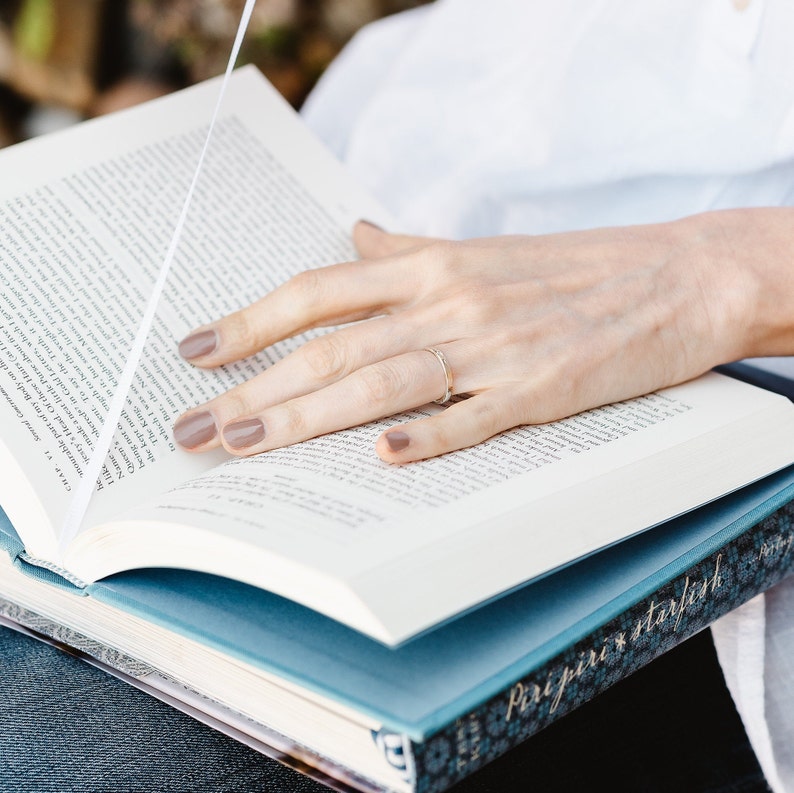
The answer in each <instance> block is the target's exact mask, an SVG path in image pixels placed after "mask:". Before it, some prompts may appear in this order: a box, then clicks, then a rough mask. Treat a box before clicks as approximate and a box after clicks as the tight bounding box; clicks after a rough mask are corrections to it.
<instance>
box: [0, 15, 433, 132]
mask: <svg viewBox="0 0 794 793" xmlns="http://www.w3.org/2000/svg"><path fill="white" fill-rule="evenodd" d="M423 2H427V0H257V5H256V10H255V12H254V16H253V18H252V21H251V26H250V28H249V31H248V35H247V40H246V44H245V46H244V48H243V52H242V55H241V58H240V63H255V64H256V65H257V66H259V68H260V69H261V70H262V71H263V72H264V73H265V74H266V75H267V77H268V78H269V79H270V81H271V82H272V83H273V84H274V85H275V86H276V88H278V90H279V91H280V92H281V93H282V94H283V95H284V96H285V97H286V98H287V100H288V101H289V102H290V103H292V104H293V105H294V106H295V107H298V106H300V104H301V102H302V101H303V99H304V98H305V96H306V95H307V93H308V92H309V90H310V89H311V87H312V86H313V85H314V83H315V82H316V81H317V79H318V77H319V76H320V75H321V74H322V72H323V70H324V69H325V67H326V66H327V65H328V64H329V63H330V62H331V60H332V59H333V58H334V56H335V55H336V54H337V52H339V50H340V49H341V48H342V47H343V46H344V44H345V43H346V42H347V41H348V40H349V39H350V37H351V36H352V35H353V34H354V33H355V32H356V30H358V29H359V28H360V27H361V26H362V25H364V24H366V23H367V22H371V21H373V20H374V19H377V18H379V17H382V16H385V15H387V14H392V13H396V12H398V11H402V10H405V9H408V8H412V7H415V6H417V5H421V4H422V3H423ZM243 5H244V0H0V146H7V145H9V144H11V143H14V142H16V141H19V140H23V139H25V138H27V137H31V136H33V135H36V134H40V133H41V132H46V131H50V130H52V129H56V128H58V127H61V126H65V125H67V124H70V123H74V122H75V121H78V120H80V119H82V118H87V117H91V116H94V115H101V114H102V113H105V112H108V111H111V110H116V109H119V108H122V107H127V106H129V105H132V104H137V103H138V102H140V101H143V100H145V99H149V98H152V97H155V96H158V95H161V94H164V93H168V92H170V91H173V90H175V89H177V88H180V87H183V86H186V85H189V84H191V83H194V82H197V81H200V80H204V79H206V78H208V77H212V76H214V75H216V74H220V73H221V72H222V71H223V70H224V68H225V66H226V61H227V59H228V57H229V52H230V49H231V44H232V41H233V39H234V34H235V32H236V29H237V24H238V22H239V19H240V14H241V11H242V7H243Z"/></svg>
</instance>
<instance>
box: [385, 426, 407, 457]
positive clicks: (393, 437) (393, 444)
mask: <svg viewBox="0 0 794 793" xmlns="http://www.w3.org/2000/svg"><path fill="white" fill-rule="evenodd" d="M410 442H411V439H410V438H409V437H408V435H407V434H406V433H404V432H400V431H399V430H395V431H394V432H387V433H386V443H388V444H389V448H390V449H391V450H392V451H393V452H401V451H402V450H403V449H407V448H408V444H409V443H410Z"/></svg>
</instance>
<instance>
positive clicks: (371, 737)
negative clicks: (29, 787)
mask: <svg viewBox="0 0 794 793" xmlns="http://www.w3.org/2000/svg"><path fill="white" fill-rule="evenodd" d="M216 90H217V85H216V84H213V83H209V84H206V85H203V86H199V87H196V88H193V89H189V90H187V91H185V92H182V93H180V94H178V95H174V96H171V97H168V98H165V99H161V100H156V101H155V102H153V103H150V104H149V105H147V106H144V107H141V108H137V109H135V110H131V111H126V112H124V113H120V114H117V115H116V116H113V117H109V118H105V119H100V120H96V121H92V122H88V123H86V124H83V125H80V126H79V127H77V128H75V129H72V130H68V131H66V132H63V133H59V134H57V135H54V136H51V137H49V138H44V139H40V140H36V141H32V142H29V143H26V144H22V145H20V146H17V147H14V148H12V149H9V150H5V151H3V152H0V169H2V172H3V182H2V185H0V279H1V280H2V285H3V288H2V291H0V464H2V470H3V472H4V476H3V480H2V482H0V506H2V508H3V510H4V511H5V515H6V516H7V519H5V518H4V519H3V523H2V525H1V526H0V540H2V546H3V548H4V549H5V551H6V553H2V554H0V597H2V598H3V599H4V606H3V613H4V615H5V617H4V618H5V620H6V621H7V622H9V623H14V624H17V625H20V626H26V627H27V628H28V629H29V630H33V631H35V632H38V633H40V634H42V635H44V636H50V637H51V638H53V639H56V640H58V641H61V642H62V643H64V644H66V645H70V646H72V647H76V648H77V649H78V650H80V651H81V652H83V653H85V654H86V655H87V656H89V657H92V658H93V659H94V660H95V661H96V662H98V663H102V664H105V665H107V666H108V667H112V668H114V669H116V670H117V673H119V674H124V675H127V677H128V678H129V679H130V681H131V682H133V683H135V684H136V685H140V686H142V687H145V688H147V690H150V691H152V692H153V693H155V694H156V695H157V696H160V697H162V698H165V699H167V700H169V701H173V702H174V703H175V704H178V705H180V706H181V707H184V708H186V709H188V710H190V711H191V712H195V713H196V714H200V715H202V717H203V718H206V719H207V720H208V721H210V722H211V723H213V724H216V725H217V726H219V727H223V728H224V729H227V730H228V731H230V732H231V733H233V734H235V735H237V736H238V737H239V736H244V737H245V738H246V740H249V741H250V742H253V743H255V744H256V745H258V746H260V747H261V748H262V749H263V750H265V751H266V750H268V747H269V748H270V749H271V750H273V751H279V752H287V753H289V754H290V755H292V756H294V757H297V758H298V759H300V760H301V761H305V762H308V763H309V764H310V765H312V766H314V767H317V768H319V769H321V770H322V771H323V772H328V773H332V774H334V775H335V776H336V777H337V778H339V779H342V780H345V781H346V784H350V785H353V786H354V787H357V788H359V789H362V790H384V791H385V790H390V791H431V790H433V791H435V790H443V789H445V787H446V786H448V785H449V784H452V783H453V782H454V781H455V780H456V779H458V778H461V777H462V776H463V775H465V774H466V773H468V772H469V771H471V770H473V769H475V768H476V767H478V766H479V765H480V764H481V763H482V762H483V761H484V760H485V759H487V758H489V757H493V756H495V755H496V754H498V753H500V752H502V751H504V750H505V749H506V748H508V747H509V746H510V745H511V744H512V743H515V742H516V741H518V740H521V739H522V738H523V737H526V736H527V735H529V734H531V733H532V732H533V731H535V730H536V729H538V728H539V727H540V726H542V725H543V724H544V723H546V722H547V721H548V720H550V719H552V718H556V716H557V715H559V714H560V713H562V712H564V711H565V710H566V709H567V708H569V707H571V706H572V705H573V704H574V703H575V702H578V701H580V700H581V699H582V698H587V697H588V696H590V695H591V694H592V693H594V692H595V691H597V690H598V689H599V688H600V687H603V686H604V685H606V684H608V683H609V682H610V681H612V680H614V679H618V678H619V677H620V676H622V675H623V674H625V673H626V671H627V670H628V669H630V668H634V667H636V666H638V665H639V664H640V663H641V662H642V661H644V660H645V659H646V658H648V657H649V656H650V655H653V654H654V653H656V652H660V651H661V649H663V648H664V647H665V646H666V645H667V644H671V643H673V642H674V640H677V639H678V638H679V637H683V636H684V635H687V634H688V633H691V632H692V631H693V630H696V629H697V628H699V627H702V626H703V625H705V624H707V623H708V621H710V620H711V619H713V618H714V617H716V616H717V615H718V614H719V613H721V611H724V610H725V609H726V608H728V607H730V606H732V605H737V604H738V603H739V602H740V601H741V600H742V599H746V598H747V597H749V596H750V595H752V594H754V593H755V592H756V591H760V589H762V588H764V587H765V586H768V585H769V584H770V583H771V582H772V581H773V580H775V579H776V578H777V577H780V576H781V575H783V574H784V572H785V571H786V570H787V569H788V568H787V565H788V559H789V556H790V554H789V549H788V544H790V539H787V538H790V535H789V534H788V533H787V532H788V528H787V526H788V524H787V523H786V520H787V515H788V512H787V511H786V510H787V508H786V507H785V506H784V505H785V503H786V501H787V500H788V499H789V498H790V497H791V493H790V488H791V486H792V484H791V481H790V477H791V476H792V473H791V471H790V469H787V468H786V466H789V465H790V464H791V463H792V462H794V454H793V453H792V451H791V449H790V443H789V442H788V438H790V437H791V433H792V430H794V407H792V405H791V403H790V402H789V401H788V400H787V399H786V398H785V397H782V396H779V395H776V394H773V393H770V392H769V391H767V390H764V389H761V388H757V387H755V386H752V385H749V384H746V383H743V382H740V381H738V380H736V379H733V378H731V377H727V376H724V375H722V374H717V373H709V374H707V375H705V376H703V377H702V378H699V379H698V380H695V381H692V382H690V383H686V384H683V385H681V386H677V387H675V388H671V389H666V390H664V391H661V392H658V393H655V394H649V395H647V396H644V397H642V398H638V399H634V400H630V401H627V402H624V403H621V404H617V405H610V406H606V407H602V408H599V409H596V410H593V411H589V412H587V413H583V414H580V415H578V416H574V417H571V418H569V419H566V420H564V421H560V422H556V423H554V424H549V425H543V426H534V427H521V428H517V429H515V430H513V431H511V432H508V433H504V434H502V435H500V436H498V437H496V438H494V439H492V440H491V441H489V442H487V443H486V444H483V445H481V446H478V447H474V448H471V449H467V450H463V451H461V452H457V453H455V454H451V455H446V456H444V457H442V458H438V459H434V460H428V461H424V462H422V463H417V464H413V465H408V466H403V467H397V466H391V467H390V466H387V465H386V464H384V463H382V462H380V461H379V460H377V459H376V458H375V456H374V453H373V452H372V444H373V441H374V438H375V437H377V435H378V434H379V433H380V432H382V430H383V428H384V427H385V426H389V425H390V424H391V423H394V422H396V421H399V420H401V417H397V418H385V419H383V420H382V421H380V422H375V423H374V424H372V425H367V426H363V427H355V428H352V429H350V430H347V431H345V432H341V433H337V434H334V435H329V436H325V437H322V438H318V439H315V440H312V441H309V442H306V443H303V444H300V445H298V446H294V447H289V448H285V449H281V450H276V451H273V452H268V453H267V454H265V455H262V456H259V457H255V458H246V459H234V460H228V459H225V458H224V456H223V455H222V454H221V453H214V454H210V455H204V456H198V457H197V456H192V455H188V454H187V453H184V452H182V451H180V450H178V449H177V448H175V445H174V443H173V441H172V438H171V433H170V427H171V425H172V423H173V421H174V419H175V418H176V417H177V416H178V415H179V414H180V413H181V412H182V411H183V410H185V409H186V408H188V407H190V406H192V405H193V404H196V403H198V402H201V401H204V400H206V399H208V398H210V397H211V396H214V395H216V394H218V393H220V392H222V391H223V390H225V389H226V388H228V387H229V386H231V385H234V384H236V383H239V382H242V381H243V380H245V379H246V378H248V377H250V376H251V375H252V374H254V373H255V372H257V371H259V370H260V369H261V368H262V367H265V366H267V365H269V364H271V363H272V362H273V361H275V360H278V359H279V358H280V357H283V356H284V355H286V354H288V353H289V352H290V350H292V349H295V347H296V346H297V345H299V344H300V343H302V342H303V341H305V340H306V339H307V338H309V337H311V335H312V334H313V333H314V332H311V333H308V334H304V335H303V336H301V337H299V338H297V339H292V340H288V341H285V342H282V343H280V344H278V345H275V346H274V347H273V348H269V349H267V350H264V351H262V353H260V354H259V355H257V356H255V357H254V358H251V359H248V360H246V361H243V362H241V363H238V364H232V365H229V366H226V367H223V368H222V369H220V370H218V371H215V372H207V371H202V370H197V369H194V368H193V367H190V366H189V365H188V364H186V363H185V362H184V361H182V360H181V359H180V358H179V356H178V355H177V352H176V346H177V341H178V339H180V338H182V337H183V336H184V335H186V334H187V332H188V331H189V330H190V329H191V328H193V327H195V326H197V325H199V324H201V323H202V322H205V321H209V320H211V319H213V318H216V317H218V316H220V315H222V314H225V313H228V312H229V311H232V310H234V309H236V308H238V307H240V306H242V305H245V304H247V303H250V302H252V301H253V300H255V299H256V298H258V297H260V296H261V295H262V294H263V293H265V292H266V291H268V290H269V289H272V288H273V287H274V286H275V285H276V284H278V283H280V282H282V281H283V280H285V279H286V278H289V277H290V276H292V275H294V274H296V273H297V272H299V271H300V270H301V269H303V268H305V267H307V266H318V265H321V264H325V263H333V262H336V261H342V260H346V259H350V258H352V257H353V256H354V255H355V254H354V251H353V249H352V245H351V241H350V236H349V232H350V229H351V227H352V225H353V223H354V221H355V220H356V219H358V218H361V217H366V218H369V219H372V220H375V221H379V222H383V223H388V222H389V219H388V217H387V214H386V213H385V212H384V211H383V210H382V209H381V208H380V207H379V206H378V205H377V203H376V202H375V201H374V200H372V199H371V198H370V197H368V196H367V195H366V194H365V192H364V191H363V190H362V189H361V188H359V187H358V186H357V185H356V184H354V183H353V181H352V180H351V179H350V177H349V176H348V175H347V174H346V173H345V172H344V170H343V169H342V167H341V166H340V165H339V164H338V163H337V162H335V161H334V160H333V159H332V158H331V157H330V156H329V155H328V154H327V153H326V152H325V151H324V150H323V148H322V147H321V146H320V145H319V144H318V143H317V142H316V141H315V140H313V139H312V137H311V136H310V134H309V133H308V131H307V130H305V129H304V128H303V126H302V125H301V123H300V122H299V120H298V119H297V118H296V117H295V116H294V114H293V113H292V111H291V110H290V109H289V108H288V106H287V105H286V104H285V103H284V102H283V101H282V100H281V99H280V98H279V97H278V96H277V95H276V93H275V92H274V91H273V90H272V88H270V87H269V86H268V85H267V83H266V82H265V81H264V80H263V78H262V77H261V76H260V75H259V74H258V73H256V72H255V71H254V70H251V69H244V70H241V71H239V72H237V73H236V75H235V77H234V79H233V81H232V83H231V86H230V90H229V93H228V95H227V97H226V101H225V105H224V109H223V112H222V114H221V118H220V121H219V124H218V126H217V128H216V131H215V135H214V138H213V141H212V145H211V146H210V149H209V153H208V157H207V159H206V162H205V164H204V167H203V169H202V171H201V174H200V177H199V181H198V183H197V189H196V193H195V196H194V200H193V203H192V205H191V211H190V213H189V215H188V217H187V221H186V224H185V231H184V234H183V236H182V240H181V243H180V245H179V247H178V249H177V251H176V256H175V258H174V263H173V268H172V271H171V275H170V278H169V281H168V282H167V284H166V288H165V292H164V295H163V299H162V301H161V304H160V307H159V309H158V312H157V316H156V318H155V321H154V324H153V327H152V330H151V332H150V334H149V337H148V339H147V343H146V347H145V349H144V352H143V355H142V357H141V359H140V361H139V364H138V370H137V373H136V376H135V378H134V380H133V383H132V386H131V387H130V390H129V393H128V394H127V395H126V409H125V410H124V412H123V413H122V415H121V418H120V420H119V422H118V426H117V432H116V436H115V438H114V441H113V444H112V447H111V449H110V452H109V454H108V456H107V458H106V460H105V464H104V467H103V468H102V471H101V474H100V476H99V479H98V481H97V482H96V487H95V490H94V493H93V497H92V499H91V502H90V505H89V508H88V511H87V514H86V515H85V518H84V519H83V520H82V522H81V524H80V525H79V526H78V527H77V528H78V531H77V533H76V536H75V537H74V538H72V537H70V536H67V534H68V533H65V532H64V530H63V527H64V525H65V521H66V519H67V515H68V513H69V509H70V506H71V504H72V499H73V497H74V492H75V490H76V489H77V487H78V486H79V483H80V480H81V478H82V477H83V476H84V472H85V467H86V464H87V463H88V461H89V458H90V454H91V450H92V448H93V446H94V444H95V443H96V439H97V438H98V436H99V434H100V431H101V428H102V426H103V424H104V423H105V419H106V416H107V413H108V405H109V403H110V402H111V400H112V398H113V395H114V393H115V391H116V387H117V384H118V382H119V379H120V378H119V375H120V372H121V371H122V368H123V366H124V362H125V358H126V356H127V355H128V353H129V350H130V348H131V347H132V340H133V337H134V336H135V332H136V328H137V326H138V324H139V322H140V317H141V314H142V313H143V307H144V305H145V303H146V298H147V295H148V293H149V291H150V290H151V288H152V287H151V285H152V284H153V283H154V281H155V280H156V278H157V275H158V271H159V267H160V264H161V262H162V261H163V259H164V257H165V254H166V250H167V249H168V246H169V243H170V241H171V232H172V230H173V228H174V226H175V225H176V220H177V215H178V214H179V210H180V208H181V205H182V201H181V197H182V196H184V194H185V193H186V192H187V188H188V185H189V184H190V182H191V179H192V177H193V171H194V170H195V163H196V160H197V158H198V152H199V151H200V149H201V147H202V145H203V139H204V126H205V124H206V121H207V108H208V106H210V105H211V102H212V96H213V93H214V92H215V91H216ZM441 409H443V408H440V407H437V406H426V407H422V408H420V409H418V410H417V414H419V415H422V414H425V415H426V414H428V412H429V411H432V410H441ZM402 418H404V417H402ZM717 499H719V500H718V501H717ZM773 513H774V515H775V517H774V518H773V519H772V520H771V522H770V521H767V522H766V523H760V524H759V521H761V520H762V519H763V518H766V517H768V516H769V515H772V514H773ZM677 516H683V517H677ZM671 520H672V522H670V521H671ZM756 525H758V528H751V527H753V526H756ZM652 527H657V528H654V529H652ZM649 529H652V530H651V531H648V530H649ZM770 549H772V550H770ZM593 554H595V555H593ZM752 559H756V563H755V564H754V565H753V564H751V560H752ZM751 568H752V569H753V570H754V571H755V573H753V574H752V575H750V574H749V573H748V572H747V571H748V570H750V569H751ZM748 576H749V577H748ZM530 582H532V583H530ZM682 588H683V589H682ZM679 590H681V591H679ZM649 597H650V598H651V599H652V600H651V601H650V602H649V601H648V600H647V599H648V598H649ZM615 620H619V621H620V620H622V621H623V622H625V623H626V624H625V625H623V622H619V623H616V622H615ZM621 626H623V627H621ZM538 631H540V632H539V633H538ZM663 637H667V638H663ZM582 642H584V644H582ZM472 647H476V648H478V651H477V652H472ZM627 648H628V650H627ZM618 650H619V651H620V652H618ZM623 650H627V652H626V653H624V652H623ZM538 675H540V677H538ZM273 747H275V749H274V748H273Z"/></svg>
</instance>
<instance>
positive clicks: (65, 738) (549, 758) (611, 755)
mask: <svg viewBox="0 0 794 793" xmlns="http://www.w3.org/2000/svg"><path fill="white" fill-rule="evenodd" d="M0 686H2V696H0V791H2V793H23V792H24V793H56V792H57V793H71V792H72V791H74V792H75V793H76V792H77V791H80V793H94V792H96V793H100V792H102V791H108V793H110V791H119V792H120V793H127V792H129V793H133V792H134V793H139V792H140V793H143V792H144V791H146V792H147V793H148V792H149V791H151V792H152V793H159V792H160V791H162V792H163V793H165V792H166V791H180V792H181V791H206V792H207V793H226V792H227V791H228V792H229V793H231V792H232V791H234V792H237V791H239V792H240V793H242V792H243V791H245V793H253V792H254V791H257V792H259V793H323V792H324V791H326V790H327V788H325V787H323V786H322V785H320V784H319V783H317V782H314V781H312V780H310V779H308V778H306V777H303V776H301V775H300V774H298V773H297V772H295V771H293V770H291V769H288V768H286V767H284V766H281V765H279V764H278V763H277V762H275V761H274V760H270V759H268V758H266V757H263V756H261V755H259V754H257V753H256V752H254V751H253V750H251V749H248V748H247V747H245V746H242V745H241V744H238V743H236V742H235V741H233V740H231V739H229V738H226V737H225V736H223V735H221V734H219V733H217V732H215V731H214V730H211V729H210V728H208V727H205V726H204V725H202V724H199V723H198V722H196V721H194V720H193V719H191V718H190V717H188V716H185V715H183V714H181V713H179V712H177V711H175V710H173V709H172V708H170V707H168V706H167V705H164V704H162V703H160V702H158V701H157V700H154V699H152V698H151V697H149V696H148V695H147V694H144V693H142V692H140V691H138V690H136V689H133V688H131V687H129V686H128V685H127V684H125V683H123V682H121V681H119V680H116V679H115V678H112V677H109V676H107V675H106V674H105V673H103V672H101V671H99V670H98V669H95V668H94V667H91V666H89V665H87V664H85V663H84V662H83V661H80V660H78V659H77V658H73V657H71V656H69V655H66V654H64V653H62V652H60V651H59V650H55V649H53V648H52V647H49V646H47V645H45V644H42V643H40V642H37V641H36V640H34V639H31V638H29V637H27V636H22V635H19V634H16V633H15V632H13V631H10V630H8V629H5V628H0ZM454 790H455V793H526V792H527V791H530V790H531V791H542V793H555V792H556V793H562V792H563V791H565V793H574V791H575V792H576V793H579V791H584V790H610V791H613V793H620V792H621V791H625V793H637V791H643V793H670V792H671V791H675V793H679V792H683V793H768V791H769V788H768V787H767V785H766V782H765V781H764V778H763V775H762V774H761V771H760V768H759V766H758V763H757V761H756V759H755V756H754V755H753V753H752V750H751V749H750V747H749V744H748V742H747V738H746V735H745V733H744V730H743V728H742V726H741V722H740V721H739V718H738V716H737V714H736V711H735V708H734V707H733V703H732V701H731V700H730V696H729V695H728V693H727V690H726V689H725V685H724V682H723V680H722V677H721V673H720V670H719V666H718V664H717V662H716V658H715V655H714V648H713V646H712V645H711V641H710V636H709V633H708V632H704V633H702V634H700V635H698V636H696V637H695V638H694V639H691V640H689V641H688V642H686V643H685V644H684V645H682V646H681V647H679V648H677V649H676V650H673V651H672V652H670V653H668V654H667V655H666V656H664V657H663V658H661V659H659V660H658V661H656V662H654V663H653V664H651V665H650V666H648V667H646V668H645V669H643V670H641V671H640V672H638V673H636V674H634V675H632V676H631V677H630V678H628V679H627V680H625V681H623V682H622V683H620V684H619V685H617V686H615V687H613V688H612V689H610V690H609V691H607V692H606V693H605V694H603V695H602V696H600V697H598V698H597V699H596V700H594V701H593V702H591V703H588V704H587V705H585V706H583V707H582V708H580V709H579V710H577V711H575V712H574V713H572V714H570V715H569V716H566V717H565V718H563V719H561V720H560V721H559V722H557V723H556V724H553V725H552V726H551V727H549V728H548V729H546V730H544V731H543V732H542V733H540V734H539V735H537V736H535V737H534V738H532V739H531V740H529V741H527V742H526V743H525V744H523V745H522V746H520V747H517V748H516V749H514V750H513V751H512V752H510V753H509V754H508V755H506V756H505V757H504V758H502V759H500V760H498V761H496V762H495V763H492V764H491V765H489V766H488V767H487V768H485V769H483V770H482V771H480V772H478V773H477V774H475V775H474V776H472V777H471V778H470V779H468V780H466V781H465V782H463V783H461V784H459V785H458V786H456V787H455V789H454Z"/></svg>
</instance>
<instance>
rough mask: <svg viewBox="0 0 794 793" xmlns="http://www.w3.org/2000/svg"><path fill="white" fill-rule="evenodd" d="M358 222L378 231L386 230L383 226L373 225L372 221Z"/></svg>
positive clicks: (362, 220) (362, 219)
mask: <svg viewBox="0 0 794 793" xmlns="http://www.w3.org/2000/svg"><path fill="white" fill-rule="evenodd" d="M358 222H359V223H363V224H364V225H365V226H369V227H370V228H373V229H377V230H378V231H385V230H386V229H384V228H383V227H382V226H379V225H378V224H377V223H373V222H372V221H371V220H364V218H361V220H359V221H358Z"/></svg>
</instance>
